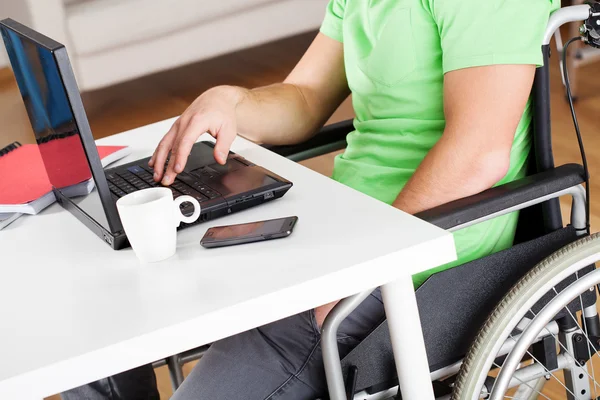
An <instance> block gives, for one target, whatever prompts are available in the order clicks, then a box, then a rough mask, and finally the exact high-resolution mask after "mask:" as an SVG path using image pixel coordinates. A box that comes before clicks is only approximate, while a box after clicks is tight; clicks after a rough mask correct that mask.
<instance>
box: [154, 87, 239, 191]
mask: <svg viewBox="0 0 600 400" xmlns="http://www.w3.org/2000/svg"><path fill="white" fill-rule="evenodd" d="M244 96H245V93H244V89H241V88H236V87H230V86H220V87H216V88H213V89H211V90H209V91H207V92H205V93H204V94H203V95H201V96H200V97H198V98H197V99H196V100H195V101H194V102H193V103H192V104H191V105H190V106H189V107H188V108H187V110H185V112H184V113H183V114H182V115H181V116H180V117H179V118H178V119H177V121H175V123H174V124H173V126H172V127H171V129H170V130H169V132H167V134H166V135H165V136H164V137H163V138H162V140H161V141H160V143H159V144H158V147H157V148H156V150H155V152H154V154H153V155H152V158H151V159H150V161H149V162H148V165H149V166H151V167H154V166H155V165H156V168H155V169H154V180H155V181H157V182H158V181H160V180H161V179H162V183H163V184H164V185H170V184H171V183H173V180H174V179H175V176H177V174H179V173H180V172H182V171H183V168H184V167H185V164H186V162H187V159H188V156H189V154H190V152H191V150H192V146H193V145H194V143H196V140H197V139H198V137H199V136H200V135H202V134H203V133H204V132H209V133H210V134H211V135H212V136H213V137H215V138H216V139H217V143H216V145H215V154H214V156H215V160H217V162H218V163H220V164H225V162H226V161H227V154H228V153H229V148H230V147H231V143H232V142H233V140H234V139H235V137H236V135H237V124H236V121H237V119H236V115H235V109H236V107H237V105H238V103H239V102H240V101H241V100H242V98H243V97H244ZM169 152H170V153H171V160H170V162H169V165H168V167H167V171H166V172H165V173H164V176H163V169H164V168H163V166H164V165H165V161H166V159H167V156H168V154H169Z"/></svg>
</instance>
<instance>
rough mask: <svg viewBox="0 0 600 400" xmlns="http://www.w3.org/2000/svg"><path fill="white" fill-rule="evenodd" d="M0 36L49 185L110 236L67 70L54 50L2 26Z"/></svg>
mask: <svg viewBox="0 0 600 400" xmlns="http://www.w3.org/2000/svg"><path fill="white" fill-rule="evenodd" d="M0 30H1V32H2V37H3V39H4V43H5V45H6V49H7V52H8V55H9V58H10V62H11V65H12V68H13V72H14V75H15V79H16V81H17V84H18V86H19V90H20V92H21V96H22V97H23V103H24V104H25V108H26V109H27V114H28V115H29V120H30V122H31V127H32V128H33V132H34V135H35V139H36V141H37V143H38V148H39V151H40V154H41V156H42V159H43V162H44V165H45V167H46V172H47V174H48V178H49V179H50V183H51V184H52V186H53V187H54V188H56V189H57V190H59V191H61V193H62V194H63V195H65V196H66V197H69V198H71V200H72V202H73V203H75V204H76V205H77V206H78V207H79V208H80V209H82V210H83V211H84V212H85V213H86V214H88V215H89V216H90V217H92V218H93V219H94V220H95V221H96V222H97V223H98V224H100V225H102V227H104V228H105V229H106V230H108V231H112V230H111V229H110V226H109V223H108V221H107V218H106V212H105V210H104V206H103V204H102V202H101V201H100V196H99V194H98V190H97V187H96V184H95V182H94V177H93V175H92V171H91V169H90V164H89V161H88V157H87V155H86V152H85V150H84V146H83V144H82V138H81V132H80V129H79V126H78V123H77V122H78V121H77V120H76V118H75V116H74V114H73V110H72V107H71V102H70V101H69V98H68V96H67V90H66V89H65V85H64V83H63V79H64V76H62V75H61V71H62V72H64V68H65V66H64V65H63V66H62V69H60V68H59V65H58V62H57V60H56V58H55V56H56V54H55V52H56V51H57V49H50V48H48V47H47V46H45V45H44V44H42V43H38V42H37V41H35V40H34V39H32V38H30V37H26V36H24V35H22V34H20V33H18V32H17V31H15V30H12V29H8V28H6V27H5V26H0ZM27 36H29V35H27ZM54 43H55V42H54ZM56 45H57V46H60V44H58V43H56ZM60 50H62V51H64V49H60ZM69 69H70V66H69ZM69 72H71V71H69ZM77 95H79V93H77ZM85 122H86V125H87V120H86V121H85ZM90 139H91V134H90ZM96 153H97V152H96ZM96 158H97V155H96ZM23 167H24V168H26V167H27V166H23Z"/></svg>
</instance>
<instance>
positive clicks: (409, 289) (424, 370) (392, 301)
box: [381, 276, 434, 400]
mask: <svg viewBox="0 0 600 400" xmlns="http://www.w3.org/2000/svg"><path fill="white" fill-rule="evenodd" d="M381 294H382V297H383V305H384V307H385V314H386V317H387V321H388V325H389V329H390V338H391V341H392V348H393V350H394V359H395V361H396V370H397V371H398V380H399V382H400V393H401V394H402V398H403V399H419V400H434V395H433V386H432V384H431V378H430V373H429V363H428V361H427V353H426V352H425V342H424V340H423V331H422V330H421V320H420V319H419V310H418V308H417V298H416V296H415V289H414V286H413V282H412V278H411V277H410V276H405V277H402V278H400V279H398V280H397V281H394V282H390V283H388V284H387V285H384V286H382V288H381Z"/></svg>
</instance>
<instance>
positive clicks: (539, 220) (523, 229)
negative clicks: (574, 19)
mask: <svg viewBox="0 0 600 400" xmlns="http://www.w3.org/2000/svg"><path fill="white" fill-rule="evenodd" d="M542 53H543V60H544V64H543V66H541V67H539V68H538V69H537V70H536V73H535V80H534V84H533V89H532V92H531V93H532V102H533V111H534V112H533V121H532V122H533V123H532V127H533V128H532V130H533V132H532V135H533V137H532V140H533V145H532V147H531V154H530V157H529V168H528V175H532V174H535V173H538V172H543V171H547V170H549V169H552V168H554V154H553V152H552V129H551V109H550V46H549V45H544V46H542ZM562 227H563V223H562V217H561V213H560V203H559V200H558V199H554V200H549V201H547V202H545V203H542V204H539V205H536V206H533V207H529V208H527V209H526V210H523V211H521V212H520V215H519V223H518V225H517V233H516V235H515V244H518V243H523V242H526V241H528V240H532V239H536V238H538V237H541V236H543V235H546V234H548V233H551V232H554V231H556V230H558V229H561V228H562Z"/></svg>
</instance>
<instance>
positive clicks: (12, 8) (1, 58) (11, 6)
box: [0, 0, 45, 68]
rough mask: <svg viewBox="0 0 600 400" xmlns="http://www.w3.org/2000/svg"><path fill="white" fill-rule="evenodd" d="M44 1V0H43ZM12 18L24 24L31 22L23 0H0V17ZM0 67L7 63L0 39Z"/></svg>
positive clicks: (6, 56) (5, 65)
mask: <svg viewBox="0 0 600 400" xmlns="http://www.w3.org/2000/svg"><path fill="white" fill-rule="evenodd" d="M44 1H45V0H44ZM4 18H12V19H14V20H17V21H19V22H21V23H23V24H25V25H27V24H29V23H30V22H31V16H30V15H29V11H28V9H27V4H26V2H25V1H24V0H0V19H4ZM0 43H1V44H0V68H4V67H7V66H8V65H9V62H8V55H7V54H6V49H5V48H4V43H2V41H1V40H0Z"/></svg>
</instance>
